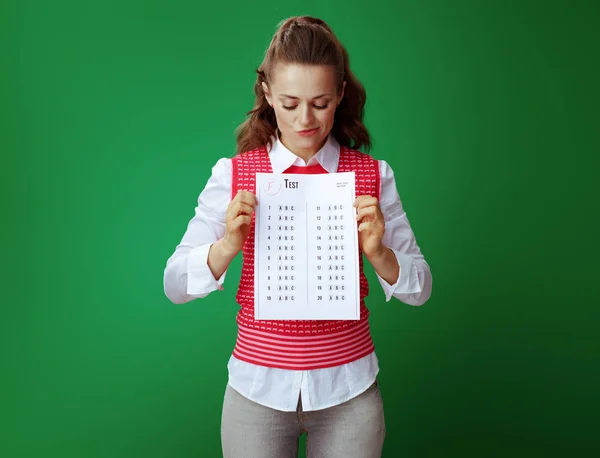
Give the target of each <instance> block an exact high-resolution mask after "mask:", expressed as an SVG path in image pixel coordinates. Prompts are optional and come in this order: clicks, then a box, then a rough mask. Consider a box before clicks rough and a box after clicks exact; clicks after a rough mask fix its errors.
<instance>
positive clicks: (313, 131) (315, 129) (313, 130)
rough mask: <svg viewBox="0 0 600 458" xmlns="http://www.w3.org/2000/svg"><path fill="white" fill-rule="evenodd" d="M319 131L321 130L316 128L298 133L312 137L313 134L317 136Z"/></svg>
mask: <svg viewBox="0 0 600 458" xmlns="http://www.w3.org/2000/svg"><path fill="white" fill-rule="evenodd" d="M318 130H319V128H318V127H316V128H314V129H305V130H301V131H300V132H298V134H300V135H312V134H316V133H317V131H318Z"/></svg>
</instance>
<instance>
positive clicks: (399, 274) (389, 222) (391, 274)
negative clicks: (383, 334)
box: [357, 161, 432, 305]
mask: <svg viewBox="0 0 600 458" xmlns="http://www.w3.org/2000/svg"><path fill="white" fill-rule="evenodd" d="M379 164H380V176H381V195H380V200H379V201H377V199H375V198H373V197H369V196H362V197H364V198H365V200H363V201H362V202H359V205H361V204H362V207H364V210H363V212H362V214H363V218H364V220H365V221H364V222H365V223H366V224H365V226H363V230H364V232H363V231H361V232H363V233H362V234H361V232H359V240H361V238H362V240H363V244H364V245H365V247H366V248H367V249H366V250H365V249H364V248H365V247H363V252H364V253H365V256H367V259H369V262H371V264H372V265H373V268H374V269H375V272H376V273H377V276H378V279H379V283H380V284H381V286H382V288H383V290H384V292H385V296H386V300H388V301H389V300H390V299H391V297H392V296H393V297H395V298H397V299H398V300H400V301H402V302H404V303H406V304H409V305H422V304H424V303H425V302H427V300H428V299H429V298H430V296H431V289H432V276H431V269H430V267H429V265H428V264H427V262H426V261H425V257H424V256H423V254H422V253H421V250H420V248H419V246H418V245H417V242H416V238H415V235H414V233H413V231H412V229H411V227H410V223H409V221H408V218H407V216H406V212H405V211H404V209H403V207H402V202H401V200H400V196H399V195H398V191H397V188H396V181H395V179H394V173H393V171H392V169H391V167H390V166H389V165H388V164H387V162H385V161H379ZM359 199H361V198H359ZM359 199H357V201H358V200H359ZM373 200H374V201H375V202H373ZM367 215H368V216H367ZM358 217H359V218H360V217H361V212H360V208H359V214H358ZM363 218H361V219H359V221H360V220H362V219H363ZM361 224H362V223H360V224H359V229H360V227H361Z"/></svg>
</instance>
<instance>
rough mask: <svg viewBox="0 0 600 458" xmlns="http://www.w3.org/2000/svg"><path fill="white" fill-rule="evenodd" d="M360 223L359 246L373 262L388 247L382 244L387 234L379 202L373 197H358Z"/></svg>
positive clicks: (356, 204) (357, 205)
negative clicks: (384, 234) (384, 235)
mask: <svg viewBox="0 0 600 458" xmlns="http://www.w3.org/2000/svg"><path fill="white" fill-rule="evenodd" d="M354 206H355V207H356V210H357V215H356V220H357V221H358V246H359V247H360V249H361V250H362V251H363V253H364V254H365V256H366V257H367V258H368V259H369V260H371V259H373V258H374V257H377V256H380V255H381V254H382V253H383V252H384V251H385V250H386V247H385V246H384V245H383V243H382V242H381V241H382V239H383V233H384V232H385V223H384V221H383V213H381V208H380V207H379V200H378V199H377V198H375V197H372V196H358V197H357V198H356V200H355V201H354Z"/></svg>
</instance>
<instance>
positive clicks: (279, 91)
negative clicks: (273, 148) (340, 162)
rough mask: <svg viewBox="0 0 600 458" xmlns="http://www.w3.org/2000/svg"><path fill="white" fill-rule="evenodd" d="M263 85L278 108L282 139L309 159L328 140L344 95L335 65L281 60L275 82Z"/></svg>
mask: <svg viewBox="0 0 600 458" xmlns="http://www.w3.org/2000/svg"><path fill="white" fill-rule="evenodd" d="M262 86H263V90H264V91H265V96H266V98H267V101H268V102H269V104H270V105H271V106H272V107H273V109H274V110H275V117H276V119H277V127H278V128H279V130H280V132H281V135H280V137H279V138H280V140H281V142H282V143H283V144H284V145H285V146H286V147H287V148H288V149H289V150H290V151H292V152H293V153H294V154H296V155H297V156H300V157H301V158H303V159H304V160H305V161H308V160H309V159H310V158H311V157H312V156H314V155H315V154H316V153H317V152H318V151H319V149H321V147H322V146H323V145H324V144H325V141H326V140H327V135H329V132H330V131H331V128H332V127H333V120H334V116H335V110H336V108H337V106H338V105H339V103H340V102H341V100H342V97H343V96H344V89H343V88H342V91H341V94H338V93H337V86H336V78H335V71H334V69H333V67H330V66H320V65H319V66H317V65H302V64H285V63H279V64H277V65H276V66H275V69H274V72H273V77H272V81H271V85H270V86H267V85H266V84H265V83H262ZM345 86H346V83H345V82H344V87H345Z"/></svg>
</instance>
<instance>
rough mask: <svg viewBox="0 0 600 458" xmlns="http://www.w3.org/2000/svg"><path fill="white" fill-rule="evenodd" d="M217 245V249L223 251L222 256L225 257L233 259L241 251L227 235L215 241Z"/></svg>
mask: <svg viewBox="0 0 600 458" xmlns="http://www.w3.org/2000/svg"><path fill="white" fill-rule="evenodd" d="M215 245H216V248H217V250H218V251H219V252H220V253H221V256H223V257H225V258H230V259H233V258H235V256H236V255H237V254H238V252H239V251H240V249H239V248H236V247H235V246H234V245H233V244H232V243H231V242H230V241H229V239H227V237H226V236H225V237H223V238H222V239H220V240H218V241H217V242H215Z"/></svg>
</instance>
